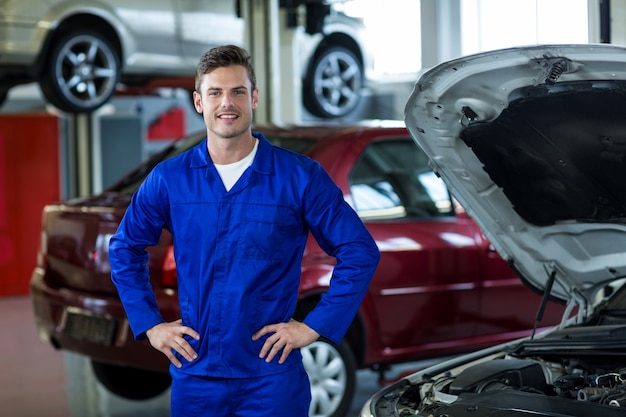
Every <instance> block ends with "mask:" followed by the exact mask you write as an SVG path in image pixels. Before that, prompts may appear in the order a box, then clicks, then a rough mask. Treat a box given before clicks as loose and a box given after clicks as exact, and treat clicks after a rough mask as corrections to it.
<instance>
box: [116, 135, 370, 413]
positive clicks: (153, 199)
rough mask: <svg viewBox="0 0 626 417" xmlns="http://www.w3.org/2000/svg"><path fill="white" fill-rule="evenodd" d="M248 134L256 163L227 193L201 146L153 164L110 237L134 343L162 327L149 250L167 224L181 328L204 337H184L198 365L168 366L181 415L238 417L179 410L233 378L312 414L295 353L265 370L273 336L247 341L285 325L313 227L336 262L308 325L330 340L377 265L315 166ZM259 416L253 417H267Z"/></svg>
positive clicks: (343, 326) (353, 217)
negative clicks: (265, 351)
mask: <svg viewBox="0 0 626 417" xmlns="http://www.w3.org/2000/svg"><path fill="white" fill-rule="evenodd" d="M254 136H255V137H256V138H257V139H258V140H259V146H258V150H257V154H256V156H255V159H254V162H253V163H252V166H250V167H249V168H248V169H247V170H246V171H245V172H244V174H243V175H242V176H241V178H240V179H239V180H238V181H237V183H236V184H235V185H234V186H233V188H232V189H231V190H230V191H228V192H227V191H226V189H225V188H224V185H223V183H222V181H221V178H220V177H219V175H218V173H217V170H216V168H215V166H214V165H213V162H212V161H211V159H210V157H209V155H208V151H207V142H206V138H205V140H204V141H202V142H201V143H200V144H198V145H197V146H195V147H193V148H192V149H190V150H189V151H186V152H184V153H183V154H181V155H179V156H177V157H174V158H172V159H169V160H166V161H164V162H162V163H160V164H159V165H157V166H156V167H155V168H154V170H153V171H152V172H151V173H150V174H149V175H148V177H147V178H146V180H145V181H144V183H143V184H142V185H141V187H140V188H139V189H138V190H137V192H136V193H135V194H134V195H133V198H132V201H131V204H130V206H129V207H128V210H127V212H126V214H125V216H124V218H123V220H122V222H121V223H120V226H119V229H118V231H117V233H116V234H115V235H114V236H113V237H112V239H111V243H110V248H109V258H110V263H111V269H112V279H113V282H114V283H115V285H116V287H117V289H118V292H119V295H120V298H121V300H122V302H123V304H124V308H125V310H126V313H127V315H128V319H129V323H130V326H131V329H132V331H133V334H134V336H135V338H136V339H138V340H141V339H143V338H145V332H146V331H147V330H148V329H150V328H152V327H153V326H155V325H157V324H159V323H162V322H163V321H164V320H163V318H162V317H161V315H160V313H159V309H158V306H157V304H156V300H155V297H154V294H153V292H152V288H151V286H150V280H149V275H148V269H147V266H146V264H147V260H148V254H147V253H146V252H145V248H146V247H147V246H152V245H155V244H156V243H157V242H158V240H159V237H160V236H161V233H162V229H163V228H165V229H167V230H169V231H170V232H171V233H172V235H173V239H174V254H175V260H176V267H177V274H178V294H179V302H180V310H181V316H182V321H183V324H184V325H186V326H189V327H191V328H193V329H194V330H196V331H197V332H198V333H199V334H200V340H199V341H195V340H193V339H191V338H189V337H187V336H185V338H186V340H188V341H189V343H190V344H191V346H192V347H193V348H194V349H195V350H196V352H197V353H198V359H196V360H195V361H193V362H187V361H186V360H185V359H184V358H182V357H179V359H180V360H181V362H182V363H183V366H182V368H180V369H177V368H175V367H174V366H171V367H170V372H171V374H172V377H173V389H172V404H173V410H172V412H173V413H174V404H177V405H176V412H177V413H180V415H181V416H182V415H185V416H186V417H188V416H195V415H198V416H200V415H206V416H209V415H210V416H211V417H215V416H218V415H225V416H226V415H228V416H232V415H235V414H234V413H235V412H234V411H233V410H232V409H229V410H226V409H225V410H224V411H223V414H216V411H215V410H210V411H209V410H206V411H203V410H204V409H205V408H206V407H208V405H207V404H206V403H197V404H195V405H193V407H194V408H193V409H191V408H188V409H179V407H181V406H185V405H184V404H183V403H185V402H187V400H188V399H189V396H186V397H185V396H184V395H183V393H184V392H187V393H192V392H195V393H202V392H205V393H206V396H207V397H208V400H207V401H208V402H215V403H218V402H219V401H220V400H219V397H220V396H221V397H222V399H224V398H226V397H227V396H229V395H230V396H232V395H233V393H232V392H230V391H229V388H227V387H228V386H231V387H232V384H231V385H228V384H229V382H228V381H230V382H234V383H237V384H240V385H243V386H246V384H248V386H249V385H250V384H252V386H249V388H251V391H250V392H257V393H258V395H263V396H267V395H269V396H270V398H268V403H274V404H278V405H280V406H281V409H284V410H285V415H289V416H296V415H299V414H298V413H297V409H298V408H297V407H296V406H298V407H301V409H304V410H308V402H309V401H310V394H309V392H308V387H309V385H308V380H307V379H306V373H305V372H304V368H303V365H302V357H301V355H300V352H299V351H293V352H292V353H291V354H290V355H289V357H288V358H287V361H286V362H285V363H283V364H280V365H279V364H278V360H277V358H274V360H273V361H272V362H271V363H266V362H265V361H264V360H263V359H260V358H259V352H260V351H261V347H262V346H263V343H264V341H265V339H266V338H267V337H269V335H268V336H266V337H263V338H262V339H261V340H258V341H254V342H253V341H252V339H251V337H252V335H253V334H254V333H255V332H256V331H258V330H259V329H261V328H262V327H263V326H265V325H267V324H273V323H279V322H287V321H289V319H290V318H291V317H292V315H293V313H294V310H295V307H296V302H297V296H298V286H299V282H300V273H301V261H302V254H303V250H304V247H305V243H306V240H307V236H308V233H309V231H310V232H312V234H313V235H314V237H315V238H316V239H317V241H318V243H319V244H320V246H321V247H322V249H324V250H325V251H326V252H327V253H328V254H330V255H332V256H335V257H336V259H337V265H336V266H335V268H334V271H333V275H332V279H331V285H330V288H329V290H328V292H327V293H326V294H325V295H324V296H323V297H322V299H321V301H320V302H319V303H318V305H317V307H315V309H314V310H313V311H311V312H310V313H309V314H308V315H307V317H306V318H305V320H304V323H306V324H307V325H308V326H309V327H311V328H312V329H314V330H315V331H317V332H318V333H319V334H320V335H322V336H325V337H326V338H328V339H330V340H331V341H333V342H336V343H338V342H339V341H340V340H341V338H342V337H343V336H344V334H345V332H346V330H347V328H348V327H349V325H350V323H351V321H352V319H353V318H354V316H355V314H356V312H357V310H358V307H359V305H360V302H361V300H362V298H363V296H364V295H365V292H366V290H367V287H368V285H369V283H370V281H371V278H372V276H373V274H374V271H375V269H376V266H377V264H378V261H379V252H378V248H377V247H376V244H375V242H374V241H373V239H372V237H371V235H370V234H369V232H368V231H367V229H366V228H365V227H364V225H363V223H362V221H361V220H360V219H359V217H358V216H357V214H356V213H355V212H354V210H353V209H352V208H351V207H350V206H349V205H348V204H347V203H346V202H345V200H344V199H343V195H342V193H341V190H339V188H338V187H337V186H336V185H335V184H334V183H333V181H332V180H331V179H330V177H329V176H328V174H327V173H326V172H325V171H324V170H323V168H322V167H321V166H320V165H319V163H317V162H316V161H313V160H312V159H310V158H308V157H306V156H303V155H300V154H298V153H295V152H291V151H289V150H286V149H283V148H279V147H276V146H273V145H272V144H271V143H270V142H269V141H268V140H267V139H266V138H265V137H264V136H263V135H261V134H259V133H254ZM288 375H290V376H293V377H294V378H296V380H295V382H294V381H291V382H289V380H287V379H286V378H287V376H288ZM206 377H208V379H206ZM273 377H274V378H275V379H276V382H277V383H279V382H280V381H281V380H282V381H283V382H285V381H286V382H287V384H286V387H284V388H276V387H278V385H276V386H275V387H274V388H272V389H265V391H261V389H262V387H261V386H257V387H254V386H253V385H254V381H264V382H262V383H261V385H262V386H263V387H267V386H272V385H271V384H269V385H268V383H267V381H268V378H269V379H270V380H271V378H273ZM198 378H199V379H198ZM258 378H261V379H258ZM203 380H211V381H213V382H218V383H219V382H223V383H224V391H222V392H217V391H216V390H217V388H214V387H212V388H211V392H207V391H206V390H204V388H205V387H204V386H203V383H202V382H201V381H203ZM298 380H299V381H300V383H298ZM213 385H215V384H213ZM217 385H218V386H219V384H217ZM185 387H189V389H188V390H186V389H185ZM240 390H241V388H240V387H239V388H237V392H240ZM179 395H180V396H181V401H178V398H176V397H177V396H179ZM183 398H184V399H185V401H182V400H183ZM236 400H237V401H238V402H239V401H246V398H245V396H240V397H239V398H237V399H236ZM252 400H254V398H251V401H252ZM302 402H304V403H305V404H304V408H302V406H303V404H302ZM185 407H186V406H185ZM190 407H191V406H190ZM252 407H254V406H251V407H249V408H252ZM240 409H241V410H244V409H245V406H244V407H242V408H240ZM257 411H258V412H257V413H255V414H254V415H255V416H260V415H264V414H263V411H264V410H257ZM203 412H204V413H205V414H202V413H203ZM270 413H271V415H272V416H273V417H274V416H276V415H277V414H276V413H275V412H273V411H272V412H270ZM172 415H173V416H174V415H175V414H172ZM241 415H245V412H244V414H241ZM247 415H250V414H247ZM305 415H306V414H305Z"/></svg>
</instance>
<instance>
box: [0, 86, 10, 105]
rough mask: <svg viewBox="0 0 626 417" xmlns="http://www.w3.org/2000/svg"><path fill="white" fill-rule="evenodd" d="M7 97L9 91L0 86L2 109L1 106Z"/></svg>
mask: <svg viewBox="0 0 626 417" xmlns="http://www.w3.org/2000/svg"><path fill="white" fill-rule="evenodd" d="M8 97H9V89H8V88H3V87H2V86H0V107H2V105H3V104H4V102H5V101H6V100H7V98H8Z"/></svg>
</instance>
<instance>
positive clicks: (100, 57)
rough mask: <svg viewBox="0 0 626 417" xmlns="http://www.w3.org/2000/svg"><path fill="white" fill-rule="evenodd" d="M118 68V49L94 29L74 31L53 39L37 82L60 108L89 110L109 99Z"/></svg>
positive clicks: (78, 111)
mask: <svg viewBox="0 0 626 417" xmlns="http://www.w3.org/2000/svg"><path fill="white" fill-rule="evenodd" d="M120 72H121V68H120V57H119V53H118V52H117V50H116V49H115V48H114V47H113V46H112V44H111V42H109V41H108V40H107V39H106V38H105V37H104V36H103V35H101V34H100V33H97V32H93V31H85V30H80V31H74V32H70V33H69V34H66V35H64V36H62V37H60V38H59V39H58V41H56V42H54V43H53V45H52V48H51V52H50V55H49V56H48V59H47V61H46V65H45V68H44V71H43V72H42V76H41V81H40V86H41V90H42V92H43V94H44V96H45V97H46V99H47V100H48V102H50V103H51V104H52V105H54V106H55V107H57V108H59V109H60V110H62V111H65V112H70V113H90V112H93V111H94V110H96V109H97V108H99V107H100V106H102V105H103V104H105V103H106V102H107V101H109V99H110V98H111V96H112V95H113V93H114V92H115V87H116V85H117V83H118V81H119V79H120Z"/></svg>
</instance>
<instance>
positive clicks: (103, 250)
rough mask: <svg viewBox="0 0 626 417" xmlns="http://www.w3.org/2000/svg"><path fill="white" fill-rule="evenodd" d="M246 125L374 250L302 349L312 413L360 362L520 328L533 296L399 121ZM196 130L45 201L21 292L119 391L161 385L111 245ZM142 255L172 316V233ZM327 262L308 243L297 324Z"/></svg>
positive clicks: (347, 384)
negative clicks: (136, 196) (335, 316)
mask: <svg viewBox="0 0 626 417" xmlns="http://www.w3.org/2000/svg"><path fill="white" fill-rule="evenodd" d="M254 130H257V131H260V132H262V133H263V134H264V135H265V136H266V137H267V138H268V139H269V140H270V141H271V142H272V143H274V144H276V145H280V146H283V147H286V148H288V149H291V150H293V151H296V152H300V153H303V154H305V155H308V156H309V157H311V158H313V159H315V160H316V161H318V162H319V163H320V164H321V165H322V167H324V169H325V170H326V171H327V172H328V173H329V175H330V176H331V178H333V180H334V181H335V183H336V184H337V185H338V186H339V187H340V189H341V190H342V192H343V194H344V196H345V199H346V201H348V202H349V203H350V204H351V205H352V207H354V209H355V210H356V212H357V213H358V215H359V216H360V218H361V219H362V220H363V222H364V223H365V225H366V227H367V228H368V230H369V231H370V233H371V234H372V236H373V237H374V240H375V241H376V243H377V245H378V247H379V249H380V252H381V261H380V264H379V267H378V269H377V271H376V273H375V275H374V278H373V280H372V283H371V285H370V287H369V289H368V291H367V293H366V295H365V298H364V301H363V303H362V304H361V306H360V309H359V312H358V314H357V317H356V318H355V319H354V321H353V323H352V325H351V326H350V328H349V330H348V332H347V334H346V336H345V338H344V339H343V341H342V342H341V343H340V344H339V345H334V344H332V343H329V342H328V341H326V340H324V339H322V340H319V341H317V342H315V343H314V344H313V345H311V346H309V347H306V348H304V349H302V355H303V360H304V365H305V368H306V370H307V372H308V373H309V375H310V377H311V386H312V398H313V401H312V407H311V415H312V416H326V417H339V416H344V415H345V413H346V412H347V410H349V408H350V406H351V403H352V401H353V396H354V393H355V385H356V371H357V370H358V369H363V368H372V369H376V370H378V371H379V372H380V373H381V379H384V378H385V375H384V372H385V370H386V369H387V368H388V367H389V366H390V364H393V363H398V362H406V361H413V360H415V359H420V358H432V357H439V356H441V355H452V354H458V353H461V352H465V351H468V350H472V349H476V348H479V347H485V346H490V345H493V344H497V343H500V342H502V341H504V340H510V339H513V338H516V337H519V336H520V335H527V334H530V332H531V330H532V328H533V327H534V326H535V313H536V310H537V308H538V306H539V303H540V299H541V298H540V296H539V295H537V294H535V293H534V292H532V291H531V290H529V289H528V288H525V287H524V286H523V285H522V283H521V282H520V280H519V279H518V278H517V276H516V275H515V273H514V272H513V271H512V270H511V269H510V268H509V266H508V265H507V263H506V262H505V261H504V260H503V259H502V258H500V257H499V256H498V255H497V253H496V252H495V250H494V249H493V247H492V246H491V245H490V243H489V242H488V241H487V239H485V237H484V236H483V235H482V233H481V231H480V229H479V228H478V227H477V225H476V224H475V223H474V222H473V221H472V220H471V219H470V218H469V217H468V216H467V214H466V213H465V212H464V210H463V209H462V208H461V207H460V206H459V205H458V204H457V203H456V201H455V199H454V198H452V196H451V195H450V193H449V192H448V190H447V188H446V186H445V184H444V183H443V182H442V181H441V180H440V179H439V178H437V176H436V175H435V174H434V173H433V171H432V170H431V169H430V168H429V166H428V161H427V159H426V157H425V155H424V154H423V152H421V150H420V149H419V148H418V147H417V146H415V144H414V142H413V141H412V139H411V138H410V136H409V133H408V131H407V130H406V128H405V127H404V126H403V125H402V124H401V123H398V122H395V123H393V124H391V122H389V123H388V122H380V123H376V122H371V123H365V122H363V123H359V124H357V125H351V126H340V125H332V126H330V125H329V126H290V127H282V128H278V127H263V126H258V127H255V128H254ZM205 134H206V133H205V132H199V133H197V134H191V135H189V136H188V137H185V138H182V139H181V140H179V141H176V142H174V143H172V144H171V145H170V146H168V147H167V148H165V149H163V150H162V151H161V152H160V153H157V154H155V155H154V156H153V157H151V158H150V159H149V160H147V161H146V162H145V163H144V164H142V165H141V166H139V167H138V168H137V169H136V170H134V171H133V172H131V173H129V174H128V175H126V176H124V177H123V178H121V179H120V180H119V181H118V182H117V183H116V184H113V185H111V186H110V187H109V188H107V189H106V190H105V191H103V192H102V193H100V194H98V195H94V196H92V197H85V198H76V199H71V200H66V201H61V202H58V203H55V204H50V205H48V206H46V207H45V208H44V210H43V217H42V229H41V247H40V250H39V255H38V264H37V266H36V268H35V269H34V271H33V274H32V278H31V291H30V294H31V299H32V302H33V308H34V317H35V321H36V324H37V328H38V331H39V334H40V336H41V338H42V340H43V341H45V342H46V343H48V344H50V345H52V346H53V347H55V348H57V349H62V350H65V351H71V352H75V353H79V354H81V355H84V356H86V357H88V358H89V359H90V360H91V363H92V365H93V370H94V371H95V375H96V377H97V379H98V380H99V381H100V382H101V383H102V385H104V386H105V387H106V388H107V389H108V390H109V391H111V392H113V393H115V394H117V395H120V396H122V397H125V398H133V399H146V398H151V397H154V396H157V395H159V394H160V393H162V392H163V391H164V390H166V389H167V388H168V387H169V385H170V382H171V380H170V377H169V374H168V373H167V372H168V365H169V362H168V360H167V358H166V357H165V356H164V355H163V354H161V353H160V352H158V351H156V350H155V349H153V348H152V347H151V346H150V345H149V343H147V342H145V341H144V342H136V341H135V340H134V339H133V336H132V334H131V332H130V329H129V327H128V322H127V319H126V315H125V313H124V309H123V307H122V305H121V302H120V300H119V298H118V296H117V292H116V289H115V287H114V285H113V283H112V282H111V277H110V273H111V271H110V266H109V261H108V242H109V239H110V237H111V236H112V234H113V233H115V231H116V229H117V226H118V224H119V221H120V220H121V218H122V216H123V215H124V212H125V210H126V208H127V206H128V204H129V202H130V199H131V196H132V194H133V192H134V191H135V190H136V189H137V188H138V187H139V185H140V184H141V183H142V181H143V179H144V178H145V176H146V175H147V173H148V172H149V171H150V170H151V169H152V168H153V167H154V166H155V164H157V163H159V162H160V161H162V160H164V159H167V158H170V157H172V156H174V155H176V154H179V153H180V152H184V151H185V150H186V149H189V148H190V147H192V146H194V145H196V144H197V143H199V142H200V141H201V140H203V138H204V137H205ZM103 139H104V140H106V138H103ZM149 253H150V257H149V264H148V267H149V270H150V275H151V282H152V286H153V289H154V291H155V294H156V298H157V302H158V304H159V307H160V310H161V312H162V315H163V317H164V319H165V320H168V321H172V320H175V319H178V318H179V317H180V309H179V304H178V296H177V275H176V265H175V262H174V257H173V247H172V237H171V235H169V234H168V232H166V231H164V232H163V235H162V238H161V241H160V243H159V245H157V246H155V247H152V248H150V250H149ZM334 262H335V260H334V258H333V257H331V256H329V255H328V254H326V253H325V252H324V251H322V249H321V248H320V247H319V246H318V245H317V243H316V242H315V240H314V239H313V238H310V239H309V241H308V243H307V246H306V249H305V253H304V257H303V261H302V279H301V283H300V288H299V301H298V307H297V311H296V312H295V316H294V317H295V318H296V319H302V318H304V316H305V315H306V314H307V312H308V311H310V310H311V309H312V307H313V306H314V305H315V303H317V301H318V300H319V299H320V297H321V295H322V294H323V293H324V292H325V291H326V290H327V288H328V285H329V277H330V276H331V272H332V268H333V265H334ZM485 300H489V301H488V302H486V301H485ZM561 314H562V307H560V306H554V307H553V308H551V309H550V310H549V311H548V313H547V315H546V317H545V321H544V323H543V324H542V326H546V325H552V324H555V323H557V322H558V319H559V318H560V316H561Z"/></svg>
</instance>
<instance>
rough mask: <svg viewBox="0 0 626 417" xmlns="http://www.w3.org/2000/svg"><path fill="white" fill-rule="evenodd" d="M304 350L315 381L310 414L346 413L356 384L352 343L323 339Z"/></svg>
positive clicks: (320, 416) (331, 415)
mask: <svg viewBox="0 0 626 417" xmlns="http://www.w3.org/2000/svg"><path fill="white" fill-rule="evenodd" d="M301 352H302V362H303V363H304V368H305V369H306V371H307V374H308V375H309V380H310V381H311V407H310V408H309V417H343V416H345V415H346V414H347V412H348V410H349V409H350V406H351V405H352V399H353V397H354V392H355V387H356V362H355V359H354V354H353V353H352V350H351V349H350V346H349V345H348V343H347V342H346V341H345V340H344V341H342V342H341V343H340V344H339V345H335V344H333V343H330V342H328V341H326V340H323V339H320V340H318V341H316V342H313V343H312V344H311V345H309V346H307V347H305V348H302V349H301Z"/></svg>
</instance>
